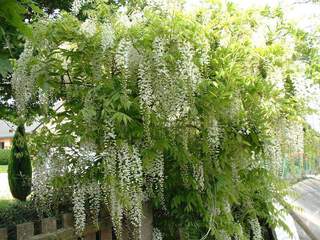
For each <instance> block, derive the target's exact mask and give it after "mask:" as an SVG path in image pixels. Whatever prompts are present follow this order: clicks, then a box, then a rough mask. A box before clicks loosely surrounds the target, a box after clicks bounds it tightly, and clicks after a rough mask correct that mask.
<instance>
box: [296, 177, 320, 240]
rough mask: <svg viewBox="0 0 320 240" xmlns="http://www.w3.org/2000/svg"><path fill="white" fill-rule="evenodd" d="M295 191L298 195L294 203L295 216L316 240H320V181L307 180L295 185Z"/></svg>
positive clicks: (315, 179) (314, 179) (316, 179)
mask: <svg viewBox="0 0 320 240" xmlns="http://www.w3.org/2000/svg"><path fill="white" fill-rule="evenodd" d="M293 190H294V191H295V192H296V193H297V194H298V196H297V197H296V199H294V200H293V202H292V204H293V205H294V206H295V207H296V209H295V210H294V212H295V214H296V215H297V217H298V218H299V220H300V221H301V222H302V224H303V225H305V227H307V228H308V229H309V230H310V232H311V233H312V234H313V235H314V236H315V237H316V239H320V179H319V178H316V177H314V178H308V179H305V180H303V181H301V182H298V183H297V184H295V185H294V186H293ZM301 239H304V238H301Z"/></svg>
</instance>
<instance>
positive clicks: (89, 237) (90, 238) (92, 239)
mask: <svg viewBox="0 0 320 240" xmlns="http://www.w3.org/2000/svg"><path fill="white" fill-rule="evenodd" d="M84 239H85V240H96V233H95V232H91V233H87V234H85V235H84Z"/></svg>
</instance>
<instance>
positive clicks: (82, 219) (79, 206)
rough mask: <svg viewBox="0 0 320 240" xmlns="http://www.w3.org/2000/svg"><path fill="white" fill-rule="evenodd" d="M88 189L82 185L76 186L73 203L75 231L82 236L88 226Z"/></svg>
mask: <svg viewBox="0 0 320 240" xmlns="http://www.w3.org/2000/svg"><path fill="white" fill-rule="evenodd" d="M85 199H86V189H85V187H84V186H82V185H80V184H76V185H75V186H74V190H73V195H72V202H73V214H74V218H75V229H76V233H77V235H79V236H80V235H81V234H82V233H83V231H84V229H85V226H86V211H85Z"/></svg>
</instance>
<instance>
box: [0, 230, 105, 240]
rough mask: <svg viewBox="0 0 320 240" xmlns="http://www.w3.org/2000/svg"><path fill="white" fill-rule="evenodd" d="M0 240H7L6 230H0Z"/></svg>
mask: <svg viewBox="0 0 320 240" xmlns="http://www.w3.org/2000/svg"><path fill="white" fill-rule="evenodd" d="M0 239H1V240H8V232H7V229H6V228H0ZM110 239H111V238H110Z"/></svg>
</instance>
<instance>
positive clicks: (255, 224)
mask: <svg viewBox="0 0 320 240" xmlns="http://www.w3.org/2000/svg"><path fill="white" fill-rule="evenodd" d="M249 224H250V226H251V230H252V233H253V240H262V239H263V237H262V233H261V227H260V223H259V221H258V218H257V217H254V218H251V219H250V220H249Z"/></svg>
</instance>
